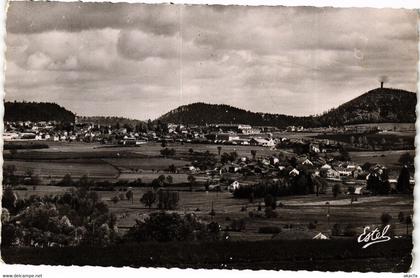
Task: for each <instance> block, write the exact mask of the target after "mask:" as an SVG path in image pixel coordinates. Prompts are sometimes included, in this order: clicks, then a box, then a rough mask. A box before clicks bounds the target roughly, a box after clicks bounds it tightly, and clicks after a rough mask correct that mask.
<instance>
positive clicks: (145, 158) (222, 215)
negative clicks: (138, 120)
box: [5, 143, 414, 241]
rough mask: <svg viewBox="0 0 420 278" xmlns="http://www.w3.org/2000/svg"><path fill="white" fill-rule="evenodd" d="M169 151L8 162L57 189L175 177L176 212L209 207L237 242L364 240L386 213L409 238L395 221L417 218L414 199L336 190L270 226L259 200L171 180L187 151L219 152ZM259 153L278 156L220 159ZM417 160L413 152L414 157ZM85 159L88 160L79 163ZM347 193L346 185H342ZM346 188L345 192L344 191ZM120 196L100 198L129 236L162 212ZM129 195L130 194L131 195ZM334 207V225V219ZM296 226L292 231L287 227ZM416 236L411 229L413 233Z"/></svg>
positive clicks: (367, 155) (76, 151)
mask: <svg viewBox="0 0 420 278" xmlns="http://www.w3.org/2000/svg"><path fill="white" fill-rule="evenodd" d="M167 147H168V148H174V149H176V154H175V156H173V157H171V158H164V157H161V156H160V150H161V149H162V147H161V145H160V144H158V143H148V144H145V145H141V146H140V147H110V148H101V147H100V145H95V144H84V143H75V144H74V145H73V144H68V143H64V144H63V148H61V147H60V145H58V144H56V143H54V144H52V145H51V146H50V148H49V149H45V150H30V151H29V150H28V151H26V150H25V151H20V152H19V155H23V156H24V157H25V155H29V156H30V157H31V159H29V160H24V159H23V158H15V159H13V160H11V159H7V158H6V161H5V165H12V164H13V165H15V166H16V169H17V173H18V174H22V173H24V172H25V171H26V170H33V171H34V174H37V175H39V176H40V177H41V178H42V180H44V184H46V182H45V181H48V180H49V179H55V180H56V181H58V180H59V179H60V178H61V177H63V176H64V175H65V174H67V173H69V174H71V175H72V177H75V178H79V177H81V176H82V175H85V174H86V175H88V176H89V177H90V178H96V179H101V180H109V181H117V180H122V179H124V180H135V179H137V178H141V179H142V181H143V182H145V183H150V182H151V181H152V180H153V179H155V178H157V177H158V176H159V175H162V174H163V175H168V174H170V175H171V176H172V177H173V182H174V185H172V186H170V187H168V189H170V190H177V191H179V194H180V202H179V205H178V208H177V210H176V212H178V213H181V214H184V213H195V214H197V215H198V216H200V218H201V219H203V220H205V221H211V220H212V217H211V216H210V215H209V212H210V210H211V207H212V205H213V208H214V210H215V212H216V215H215V216H214V219H213V220H215V221H217V222H218V223H219V224H220V225H221V226H222V228H223V229H229V228H230V226H231V224H232V221H233V220H240V219H243V220H244V221H245V228H244V229H242V231H240V232H234V231H230V233H231V237H232V240H252V241H254V240H268V239H271V238H272V236H273V235H272V234H261V233H259V228H261V227H267V226H268V227H273V226H274V227H279V228H281V229H282V232H281V233H282V234H283V235H284V236H285V237H289V236H290V235H292V234H294V233H295V232H296V230H308V225H309V224H310V223H313V224H315V225H314V226H313V227H312V229H311V231H310V232H311V233H315V234H316V233H317V232H323V233H329V231H330V230H331V228H332V226H333V225H334V224H339V225H340V226H341V227H342V228H343V229H344V227H345V226H347V225H348V224H351V225H353V226H354V227H355V229H356V230H357V231H358V232H360V231H361V230H362V228H363V227H364V226H367V225H370V226H372V225H373V226H379V225H380V216H381V214H382V213H389V214H390V215H391V216H392V217H393V220H392V224H393V226H394V232H395V234H398V235H404V234H405V233H406V226H405V225H404V224H400V223H398V221H397V216H398V214H399V212H403V213H404V214H405V215H411V214H412V213H413V199H412V198H411V197H410V196H409V195H390V196H373V197H359V198H358V200H357V201H356V202H354V203H353V204H351V202H350V198H349V197H348V196H346V195H339V196H338V197H337V198H334V197H333V196H332V193H331V188H330V187H331V184H330V183H329V188H328V189H327V191H326V192H327V194H324V195H320V196H315V195H305V196H287V197H281V198H278V199H277V204H278V206H279V207H278V208H277V209H276V212H277V215H278V216H277V217H275V218H267V217H265V216H264V207H263V208H262V210H261V211H259V210H258V205H259V204H261V205H262V206H263V203H264V201H263V199H256V200H254V202H253V203H249V201H248V200H246V199H235V198H233V197H232V194H231V193H229V192H226V191H223V192H205V191H204V186H203V185H202V184H200V183H197V184H196V185H195V186H194V188H193V192H190V191H189V186H188V185H186V183H188V179H187V178H188V174H187V173H176V174H174V173H169V172H167V171H166V170H167V168H168V167H169V166H170V165H172V164H173V165H175V166H176V167H183V166H184V165H187V164H190V163H191V161H190V159H193V156H191V154H190V151H189V149H190V148H192V149H193V151H194V152H205V151H209V152H211V153H213V154H215V155H217V153H218V150H217V145H209V144H202V145H201V144H180V143H171V144H168V146H167ZM253 149H255V150H257V156H266V155H270V154H275V153H278V152H280V150H271V149H269V148H263V147H254V146H233V145H223V146H222V152H231V151H237V152H238V153H239V155H243V156H248V157H250V156H251V150H253ZM404 152H406V151H381V152H352V153H350V156H351V157H352V160H353V161H355V162H357V163H359V164H363V163H365V162H371V163H373V164H374V163H381V164H383V165H385V166H387V167H390V168H392V167H396V166H397V163H398V159H399V157H400V155H401V154H403V153H404ZM411 153H412V154H413V153H414V151H411ZM79 155H81V156H82V158H80V159H76V158H75V157H77V156H79ZM196 179H197V181H198V182H200V181H204V180H206V176H205V175H196ZM343 186H344V185H343ZM343 188H346V187H343ZM27 189H28V190H18V191H17V192H18V194H19V196H21V197H24V198H27V197H29V196H30V195H32V194H35V195H41V196H42V195H48V194H56V193H60V192H64V191H65V190H67V189H68V188H64V187H53V186H42V185H39V186H37V187H36V188H35V190H34V188H32V187H30V186H28V187H27ZM114 190H115V191H98V192H97V193H98V194H99V196H100V198H101V199H102V200H104V201H105V202H107V204H108V205H109V207H110V209H111V211H112V212H114V213H115V214H116V215H117V217H118V220H117V224H118V226H119V228H120V229H121V230H126V229H128V228H129V227H131V226H133V225H134V224H135V220H136V219H141V218H143V217H145V216H147V215H148V214H149V213H151V212H155V211H157V209H146V208H145V207H144V205H143V204H141V203H140V202H139V200H140V198H141V196H142V195H143V194H144V193H145V192H146V191H147V190H151V188H145V187H142V188H133V192H134V202H133V203H132V202H131V201H128V200H121V201H119V202H117V203H113V202H111V198H112V197H114V196H117V195H120V194H122V195H125V192H124V191H122V190H124V189H123V188H117V187H116V188H114ZM125 190H126V189H125ZM326 202H329V204H330V205H329V210H330V213H329V214H330V217H329V219H328V218H327V217H326V215H327V213H328V206H327V205H326ZM290 224H292V225H293V228H291V229H290V227H289V226H288V225H290ZM409 232H411V227H409Z"/></svg>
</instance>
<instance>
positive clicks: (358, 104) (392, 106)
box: [319, 88, 417, 126]
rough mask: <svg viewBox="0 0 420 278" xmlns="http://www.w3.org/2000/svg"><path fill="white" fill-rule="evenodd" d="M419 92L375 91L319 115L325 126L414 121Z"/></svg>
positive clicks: (379, 89)
mask: <svg viewBox="0 0 420 278" xmlns="http://www.w3.org/2000/svg"><path fill="white" fill-rule="evenodd" d="M416 103H417V97H416V94H415V93H412V92H408V91H404V90H399V89H389V88H377V89H374V90H371V91H369V92H367V93H365V94H363V95H361V96H359V97H357V98H355V99H353V100H351V101H349V102H346V103H344V104H342V105H340V106H339V107H337V108H335V109H332V110H330V111H328V112H326V113H324V114H323V115H321V116H320V117H319V121H320V123H321V124H323V125H332V126H339V125H344V124H361V123H414V122H415V121H416Z"/></svg>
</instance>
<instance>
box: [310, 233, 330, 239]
mask: <svg viewBox="0 0 420 278" xmlns="http://www.w3.org/2000/svg"><path fill="white" fill-rule="evenodd" d="M312 239H321V240H326V239H329V237H327V236H326V235H324V234H323V233H319V234H317V235H316V236H314V237H313V238H312Z"/></svg>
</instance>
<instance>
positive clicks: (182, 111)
mask: <svg viewBox="0 0 420 278" xmlns="http://www.w3.org/2000/svg"><path fill="white" fill-rule="evenodd" d="M416 102H417V98H416V94H415V93H412V92H408V91H404V90H398V89H388V88H378V89H374V90H371V91H369V92H367V93H365V94H363V95H361V96H359V97H357V98H355V99H353V100H351V101H349V102H347V103H344V104H342V105H340V106H339V107H337V108H335V109H331V110H330V111H327V112H326V113H324V114H322V115H320V116H305V117H295V116H288V115H283V114H268V113H255V112H250V111H246V110H243V109H239V108H235V107H232V106H229V105H218V104H206V103H193V104H189V105H184V106H180V107H178V108H176V109H174V110H172V111H170V112H168V113H166V114H164V115H163V116H161V117H160V118H159V119H158V120H160V121H161V122H166V123H183V124H197V125H202V124H221V123H224V124H250V125H253V126H276V127H280V128H284V127H286V126H291V125H295V126H304V127H319V126H330V125H331V126H340V125H345V124H358V123H385V122H401V123H414V122H415V120H416V113H415V107H416Z"/></svg>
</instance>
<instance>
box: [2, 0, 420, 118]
mask: <svg viewBox="0 0 420 278" xmlns="http://www.w3.org/2000/svg"><path fill="white" fill-rule="evenodd" d="M47 8H48V9H47ZM47 10H48V13H47V12H46V11H47ZM416 20H417V15H416V12H415V11H410V10H393V9H367V8H366V9H365V8H364V9H352V8H351V9H337V8H311V7H294V8H290V7H289V8H286V7H246V6H201V5H193V6H183V5H162V4H160V5H144V4H112V3H59V2H11V6H10V9H9V11H8V16H7V38H6V44H7V54H6V55H7V63H6V67H7V70H6V92H7V95H6V99H8V100H14V99H17V100H34V101H55V102H58V103H60V104H61V105H64V106H66V107H68V108H69V109H72V110H74V111H75V112H77V113H79V114H86V115H94V114H101V115H104V114H106V115H123V116H129V117H131V118H140V119H147V118H155V117H158V116H159V115H161V114H163V113H165V112H167V111H168V110H169V109H172V108H175V107H177V106H179V105H182V104H187V103H191V102H196V101H205V102H211V103H227V104H230V105H234V106H238V107H242V108H245V109H248V110H252V111H261V112H271V113H286V114H293V115H308V114H315V113H321V112H323V111H325V110H327V109H330V108H332V107H334V106H337V105H339V104H341V103H342V102H344V101H348V100H350V99H351V98H353V97H356V96H358V95H360V94H362V93H363V92H366V91H367V90H369V89H372V88H375V87H377V86H378V85H379V82H378V79H379V78H380V76H383V75H385V76H388V78H389V81H388V82H387V84H385V85H386V86H392V87H399V88H402V89H406V90H411V91H415V90H416V81H417V74H416V71H417V69H416V61H417V41H418V37H417V30H416V28H417V22H416ZM122 107H124V109H122Z"/></svg>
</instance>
